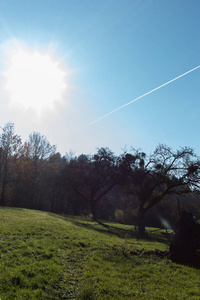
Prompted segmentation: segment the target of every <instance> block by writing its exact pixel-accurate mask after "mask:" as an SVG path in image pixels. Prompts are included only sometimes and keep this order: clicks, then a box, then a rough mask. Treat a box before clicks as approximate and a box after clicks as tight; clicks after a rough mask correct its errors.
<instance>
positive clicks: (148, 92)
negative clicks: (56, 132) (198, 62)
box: [84, 66, 200, 128]
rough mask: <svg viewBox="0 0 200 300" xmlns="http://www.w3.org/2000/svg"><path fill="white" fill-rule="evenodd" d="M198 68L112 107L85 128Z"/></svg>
mask: <svg viewBox="0 0 200 300" xmlns="http://www.w3.org/2000/svg"><path fill="white" fill-rule="evenodd" d="M198 68H200V66H198V67H196V68H194V69H191V70H189V71H187V72H185V73H183V74H181V75H179V76H178V77H175V78H174V79H171V80H170V81H167V82H166V83H164V84H162V85H160V86H158V87H157V88H155V89H153V90H151V91H149V92H147V93H145V94H143V95H142V96H139V97H137V98H135V99H134V100H132V101H130V102H128V103H126V104H124V105H122V106H120V107H118V108H116V109H114V110H112V111H111V112H109V113H108V114H106V115H104V116H102V117H100V118H98V119H96V120H95V121H93V122H91V123H89V124H88V125H86V126H85V127H84V128H87V127H89V126H91V125H93V124H95V123H97V122H99V121H100V120H102V119H104V118H106V117H108V116H109V115H111V114H113V113H114V112H116V111H118V110H120V109H122V108H124V107H126V106H128V105H130V104H131V103H133V102H135V101H137V100H139V99H141V98H143V97H145V96H147V95H149V94H151V93H153V92H155V91H157V90H159V89H161V88H162V87H163V86H165V85H167V84H169V83H171V82H173V81H175V80H177V79H179V78H181V77H183V76H185V75H187V74H189V73H191V72H193V71H194V70H196V69H198Z"/></svg>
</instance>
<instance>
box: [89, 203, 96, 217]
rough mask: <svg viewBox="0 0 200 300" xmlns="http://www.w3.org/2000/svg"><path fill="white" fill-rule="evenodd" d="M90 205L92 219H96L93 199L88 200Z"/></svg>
mask: <svg viewBox="0 0 200 300" xmlns="http://www.w3.org/2000/svg"><path fill="white" fill-rule="evenodd" d="M90 206H91V212H92V218H93V221H97V214H96V202H95V201H91V202H90Z"/></svg>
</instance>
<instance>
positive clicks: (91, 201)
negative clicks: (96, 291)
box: [0, 123, 200, 233]
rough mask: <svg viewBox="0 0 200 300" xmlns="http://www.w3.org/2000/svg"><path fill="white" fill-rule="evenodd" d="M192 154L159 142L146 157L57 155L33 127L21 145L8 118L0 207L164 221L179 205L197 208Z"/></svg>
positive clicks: (0, 138) (0, 154)
mask: <svg viewBox="0 0 200 300" xmlns="http://www.w3.org/2000/svg"><path fill="white" fill-rule="evenodd" d="M199 175H200V160H199V158H198V157H197V156H196V155H195V153H194V151H193V149H191V148H188V147H184V148H180V149H179V150H176V151H173V150H172V149H171V148H170V147H168V146H166V145H159V146H158V147H157V148H156V149H155V151H154V152H153V153H152V154H151V155H146V154H145V153H144V152H142V151H140V150H135V149H131V151H129V152H128V151H124V152H123V153H122V154H120V155H118V156H116V155H114V153H113V152H112V151H111V150H110V149H108V148H100V149H98V150H97V152H96V153H95V154H94V155H84V154H82V155H80V156H78V157H77V156H75V155H73V154H72V153H69V154H67V155H65V156H61V154H60V153H59V152H57V151H56V146H54V145H51V144H50V143H49V142H48V140H47V139H46V137H45V136H43V135H41V134H40V133H38V132H34V133H32V134H30V135H29V138H28V140H27V141H26V142H24V143H22V140H21V137H20V136H19V135H18V134H16V133H15V130H14V124H13V123H7V124H5V126H4V127H3V128H2V133H1V135H0V205H1V206H16V207H24V208H31V209H39V210H46V211H51V212H56V213H64V214H74V215H85V216H92V217H93V219H94V220H97V219H99V218H100V219H107V220H116V221H118V222H122V223H128V224H135V225H138V227H139V231H140V233H144V231H145V225H148V226H161V225H163V226H165V227H170V226H172V225H173V224H174V222H175V219H176V216H177V209H178V206H177V199H179V201H178V203H179V206H180V205H182V206H183V208H184V209H188V210H190V211H191V212H195V214H196V215H197V214H199V211H200V204H199V201H198V197H199V183H200V176H199Z"/></svg>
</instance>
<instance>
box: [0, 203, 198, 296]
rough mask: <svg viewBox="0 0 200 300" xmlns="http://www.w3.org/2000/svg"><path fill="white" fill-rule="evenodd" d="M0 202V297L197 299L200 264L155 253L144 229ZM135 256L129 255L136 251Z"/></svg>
mask: <svg viewBox="0 0 200 300" xmlns="http://www.w3.org/2000/svg"><path fill="white" fill-rule="evenodd" d="M133 236H134V232H133V228H132V227H131V226H125V225H120V224H114V223H105V224H98V223H94V222H89V221H85V220H84V219H81V218H79V217H71V216H59V215H56V214H51V213H47V212H40V211H34V210H27V209H16V208H0V299H1V300H12V299H16V300H20V299H23V300H24V299H54V300H56V299H82V300H83V299H85V300H92V299H148V300H150V299H159V300H160V299H170V300H172V299H200V270H199V269H196V268H192V267H189V266H182V265H178V264H175V263H172V262H171V261H169V260H168V259H166V258H162V257H159V256H157V255H155V254H153V250H155V249H158V250H162V251H164V250H167V247H168V241H167V237H166V236H165V235H163V234H161V233H160V231H153V230H152V229H149V235H148V238H146V239H145V240H140V239H137V238H133ZM136 253H137V255H132V254H136Z"/></svg>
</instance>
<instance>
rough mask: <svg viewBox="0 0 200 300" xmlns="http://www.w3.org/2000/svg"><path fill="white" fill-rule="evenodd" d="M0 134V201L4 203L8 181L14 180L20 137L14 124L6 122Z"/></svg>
mask: <svg viewBox="0 0 200 300" xmlns="http://www.w3.org/2000/svg"><path fill="white" fill-rule="evenodd" d="M2 131H3V132H2V134H1V135H0V147H1V148H0V149H1V151H0V164H1V165H0V167H1V196H0V203H1V205H5V191H6V187H7V184H8V182H11V181H13V180H14V174H15V172H14V167H15V164H16V161H17V159H18V157H19V154H20V151H19V150H20V148H21V137H20V136H19V135H17V134H15V131H14V124H13V123H7V124H5V126H4V127H3V128H2Z"/></svg>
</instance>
